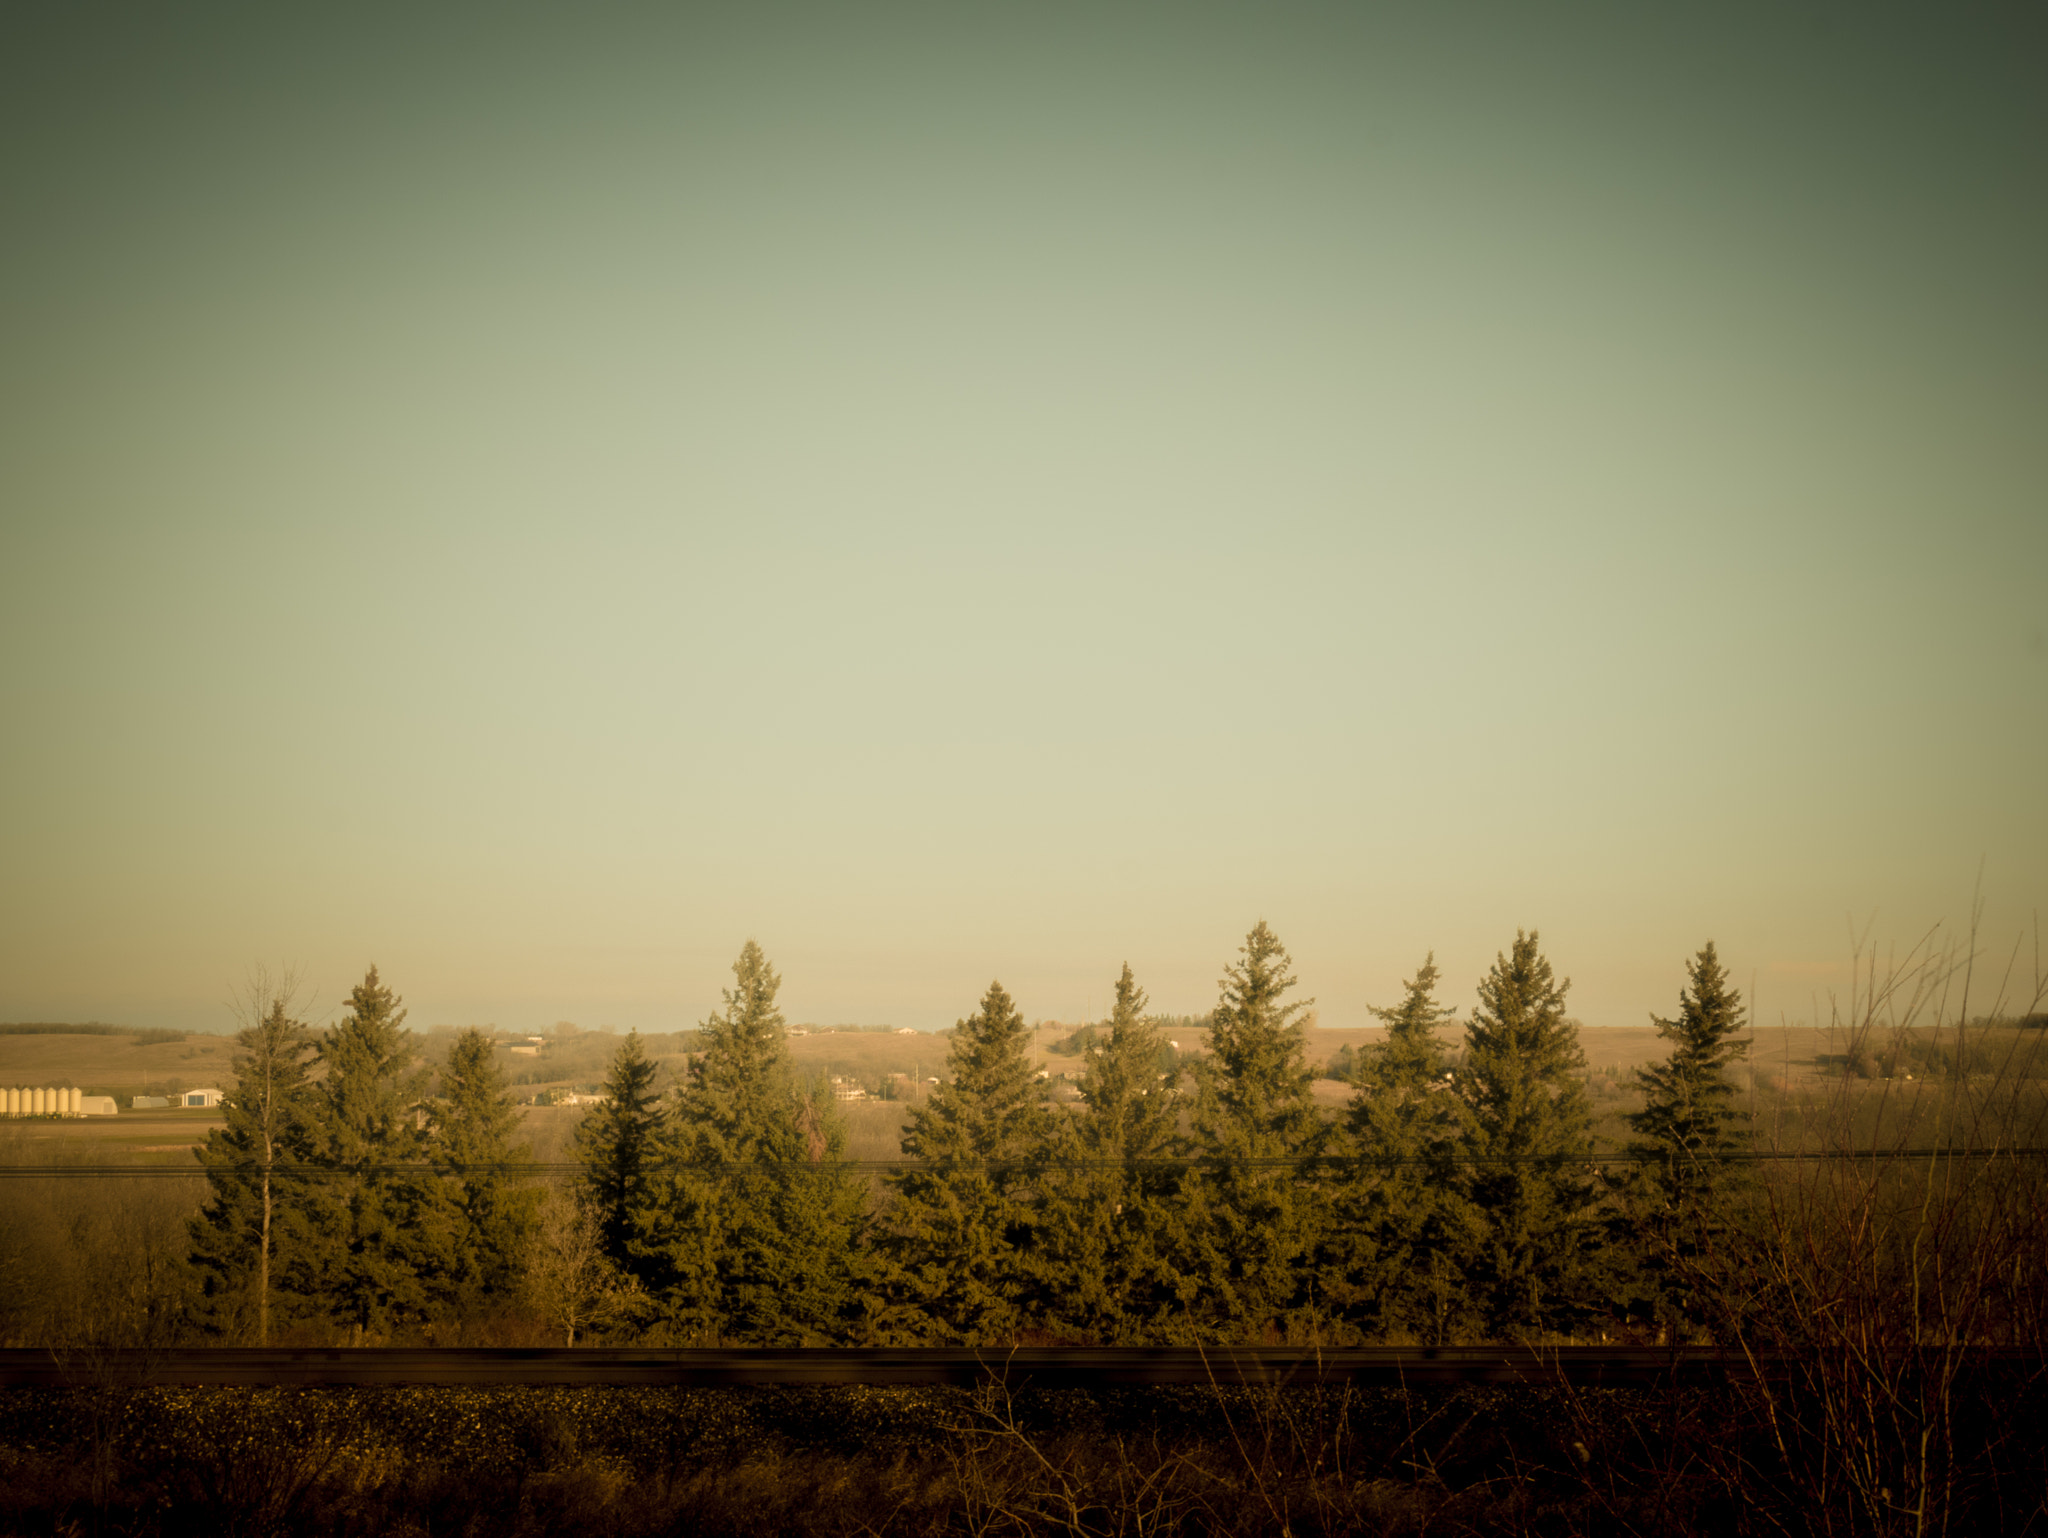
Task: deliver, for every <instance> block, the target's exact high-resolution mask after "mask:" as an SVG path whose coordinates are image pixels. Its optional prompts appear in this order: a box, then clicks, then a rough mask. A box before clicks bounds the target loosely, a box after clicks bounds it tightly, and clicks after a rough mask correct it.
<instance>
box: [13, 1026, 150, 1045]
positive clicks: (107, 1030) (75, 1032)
mask: <svg viewBox="0 0 2048 1538" xmlns="http://www.w3.org/2000/svg"><path fill="white" fill-rule="evenodd" d="M189 1034H190V1032H187V1031H167V1030H165V1029H163V1028H162V1027H161V1026H154V1025H103V1024H101V1023H100V1022H99V1021H97V1020H89V1021H86V1022H84V1023H83V1024H79V1025H61V1024H45V1023H34V1022H21V1023H18V1024H14V1025H0V1036H132V1037H134V1038H135V1040H136V1042H137V1043H138V1044H139V1045H141V1046H145V1047H154V1046H160V1045H161V1044H163V1043H164V1042H167V1041H183V1040H184V1039H185V1038H186V1036H188V1035H189Z"/></svg>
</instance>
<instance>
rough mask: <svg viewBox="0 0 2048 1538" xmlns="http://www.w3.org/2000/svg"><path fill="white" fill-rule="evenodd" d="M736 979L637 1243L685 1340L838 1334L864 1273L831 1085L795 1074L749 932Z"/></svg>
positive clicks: (769, 976)
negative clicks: (804, 1081) (804, 1082)
mask: <svg viewBox="0 0 2048 1538" xmlns="http://www.w3.org/2000/svg"><path fill="white" fill-rule="evenodd" d="M733 977H734V986H733V987H732V988H729V989H727V990H726V991H725V1008H724V1010H723V1011H722V1012H721V1013H719V1014H716V1015H713V1016H712V1017H711V1018H710V1019H709V1020H707V1021H705V1022H704V1025H703V1033H704V1041H705V1049H704V1052H703V1054H702V1055H701V1056H699V1057H696V1058H694V1059H693V1060H692V1061H691V1063H690V1070H689V1077H688V1078H687V1080H686V1081H685V1082H684V1084H683V1087H682V1089H681V1090H680V1091H679V1092H678V1094H677V1095H676V1097H675V1101H674V1104H673V1106H672V1108H671V1111H670V1114H669V1117H668V1118H667V1121H666V1123H665V1125H664V1126H663V1128H662V1129H661V1133H660V1148H661V1152H662V1154H663V1157H664V1160H665V1161H666V1162H667V1163H668V1164H669V1165H671V1166H672V1167H670V1168H666V1169H664V1170H662V1172H661V1173H660V1174H659V1175H658V1176H657V1177H656V1178H655V1179H654V1180H652V1181H651V1182H650V1183H649V1187H648V1198H647V1201H646V1203H645V1204H644V1206H643V1207H642V1208H641V1209H640V1210H639V1211H638V1212H637V1213H636V1214H635V1227H636V1237H635V1239H634V1240H633V1241H632V1244H631V1245H630V1248H631V1249H632V1251H633V1252H634V1253H635V1254H636V1255H638V1256H639V1257H641V1258H642V1259H644V1260H646V1261H647V1262H649V1263H650V1264H651V1265H652V1267H653V1276H654V1278H655V1285H656V1286H657V1288H658V1289H659V1293H660V1296H661V1298H662V1301H663V1303H664V1305H665V1307H666V1309H667V1311H668V1317H669V1320H670V1323H671V1325H672V1327H673V1328H674V1329H675V1330H676V1331H678V1332H679V1333H680V1334H681V1335H682V1336H683V1337H684V1338H686V1339H691V1340H701V1341H704V1342H707V1343H711V1342H716V1341H720V1340H734V1341H740V1340H744V1341H748V1342H753V1343H759V1344H763V1345H800V1344H815V1343H822V1342H827V1341H834V1340H839V1339H843V1338H844V1337H845V1335H846V1333H847V1331H848V1330H849V1329H850V1328H852V1323H853V1319H854V1317H855V1314H856V1312H857V1304H858V1301H859V1298H858V1293H859V1288H858V1286H857V1283H858V1281H859V1280H860V1279H861V1276H862V1274H863V1271H864V1257H863V1256H861V1255H860V1253H859V1250H858V1246H857V1241H858V1238H859V1235H860V1232H861V1230H862V1228H863V1226H864V1225H863V1215H862V1200H861V1190H860V1187H859V1185H858V1184H857V1183H856V1182H855V1181H854V1180H853V1178H852V1176H851V1172H850V1171H848V1170H847V1169H846V1167H845V1154H844V1150H845V1132H844V1129H843V1128H842V1127H841V1126H840V1125H839V1122H838V1118H837V1115H836V1108H835V1105H834V1102H833V1101H832V1098H831V1094H830V1090H829V1087H827V1086H825V1085H822V1084H821V1085H812V1086H807V1087H800V1086H799V1085H798V1084H797V1082H796V1078H795V1075H794V1073H793V1071H792V1069H791V1067H790V1062H789V1050H788V1039H787V1036H788V1029H787V1025H786V1023H785V1021H784V1019H783V1016H782V1011H781V1010H780V1009H779V1008H777V1007H776V1003H775V995H776V993H777V991H778V990H779V989H780V987H781V985H782V980H781V978H780V977H778V976H777V975H776V973H775V970H774V969H773V968H772V967H770V966H769V964H768V960H767V958H766V957H765V956H764V955H763V954H762V953H761V948H760V946H758V945H756V944H755V943H754V942H753V941H752V940H749V941H748V942H747V943H746V945H745V947H744V948H743V949H742V950H741V951H740V955H739V959H738V960H737V961H736V962H734V963H733Z"/></svg>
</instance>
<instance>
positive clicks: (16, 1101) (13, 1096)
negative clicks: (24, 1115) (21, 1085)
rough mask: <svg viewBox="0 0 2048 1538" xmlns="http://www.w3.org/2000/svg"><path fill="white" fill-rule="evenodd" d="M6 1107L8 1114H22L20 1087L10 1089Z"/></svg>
mask: <svg viewBox="0 0 2048 1538" xmlns="http://www.w3.org/2000/svg"><path fill="white" fill-rule="evenodd" d="M6 1109H7V1114H8V1115H9V1116H19V1115H20V1114H21V1091H20V1090H18V1089H10V1090H9V1091H8V1092H7V1108H6Z"/></svg>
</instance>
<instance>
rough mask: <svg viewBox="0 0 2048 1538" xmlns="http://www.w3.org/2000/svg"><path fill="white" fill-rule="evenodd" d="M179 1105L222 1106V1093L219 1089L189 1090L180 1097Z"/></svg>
mask: <svg viewBox="0 0 2048 1538" xmlns="http://www.w3.org/2000/svg"><path fill="white" fill-rule="evenodd" d="M178 1104H179V1105H182V1106H217V1105H219V1104H220V1091H219V1090H217V1089H188V1090H186V1091H185V1093H184V1094H182V1095H180V1096H179V1097H178Z"/></svg>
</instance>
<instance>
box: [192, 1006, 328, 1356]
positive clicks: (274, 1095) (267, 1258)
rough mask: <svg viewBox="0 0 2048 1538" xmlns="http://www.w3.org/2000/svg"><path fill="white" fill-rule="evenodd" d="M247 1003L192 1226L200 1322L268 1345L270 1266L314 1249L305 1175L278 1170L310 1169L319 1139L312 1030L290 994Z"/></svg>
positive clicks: (202, 1157)
mask: <svg viewBox="0 0 2048 1538" xmlns="http://www.w3.org/2000/svg"><path fill="white" fill-rule="evenodd" d="M250 1002H251V1004H252V1005H253V1006H254V1009H253V1011H252V1012H256V1013H257V1017H256V1018H255V1019H254V1020H252V1021H251V1022H250V1023H249V1025H248V1026H246V1027H245V1028H244V1029H243V1030H242V1031H241V1033H240V1034H239V1035H237V1036H236V1037H235V1046H236V1049H237V1051H236V1054H235V1057H234V1059H233V1061H232V1071H233V1073H234V1084H233V1086H232V1087H231V1088H229V1089H228V1090H226V1091H224V1092H223V1093H222V1095H221V1114H222V1116H223V1118H224V1120H225V1122H226V1125H224V1126H221V1127H216V1128H214V1129H212V1130H211V1131H210V1132H208V1133H207V1137H206V1143H205V1146H204V1147H202V1148H201V1149H200V1150H199V1162H200V1163H201V1164H203V1165H204V1166H205V1167H206V1175H207V1184H208V1187H209V1195H208V1198H207V1202H206V1205H205V1206H204V1207H203V1208H202V1209H201V1210H200V1211H199V1213H198V1214H197V1215H196V1216H194V1217H193V1218H192V1220H191V1225H190V1226H191V1232H192V1263H193V1265H194V1267H195V1268H196V1269H197V1271H198V1273H199V1277H200V1298H199V1305H198V1322H199V1323H200V1324H201V1326H202V1328H204V1329H206V1330H207V1331H208V1332H209V1333H212V1334H216V1335H223V1336H227V1337H229V1338H230V1339H234V1340H242V1339H245V1338H246V1339H248V1340H249V1341H250V1342H251V1343H252V1344H256V1345H262V1344H265V1343H266V1341H267V1339H268V1336H269V1333H270V1329H269V1326H270V1304H271V1296H272V1286H271V1268H272V1262H273V1258H274V1257H275V1256H276V1255H278V1254H279V1253H280V1251H282V1252H283V1253H285V1254H287V1255H298V1254H301V1253H303V1252H305V1251H306V1250H307V1249H308V1248H309V1245H308V1239H309V1235H308V1232H307V1228H306V1212H307V1206H308V1202H307V1194H308V1191H307V1176H306V1175H304V1174H303V1173H299V1172H297V1171H292V1170H279V1169H278V1168H277V1166H278V1165H280V1164H283V1165H287V1166H289V1165H304V1164H306V1163H308V1162H309V1161H311V1160H312V1159H313V1158H314V1157H315V1156H316V1153H317V1150H318V1136H317V1128H316V1126H315V1123H314V1111H315V1106H314V1096H313V1089H312V1084H311V1081H310V1079H309V1078H308V1074H307V1068H308V1063H307V1059H308V1057H309V1055H310V1053H311V1051H312V1047H313V1041H312V1036H311V1034H310V1033H309V1032H308V1031H307V1029H306V1025H305V1022H303V1021H301V1020H299V1019H297V1018H295V1017H294V1016H293V1014H292V1013H291V999H290V997H289V991H288V989H277V990H273V989H268V988H263V989H259V990H256V991H255V992H254V994H253V995H252V997H251V1000H250ZM244 1018H247V1017H246V1016H245V1017H244Z"/></svg>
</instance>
